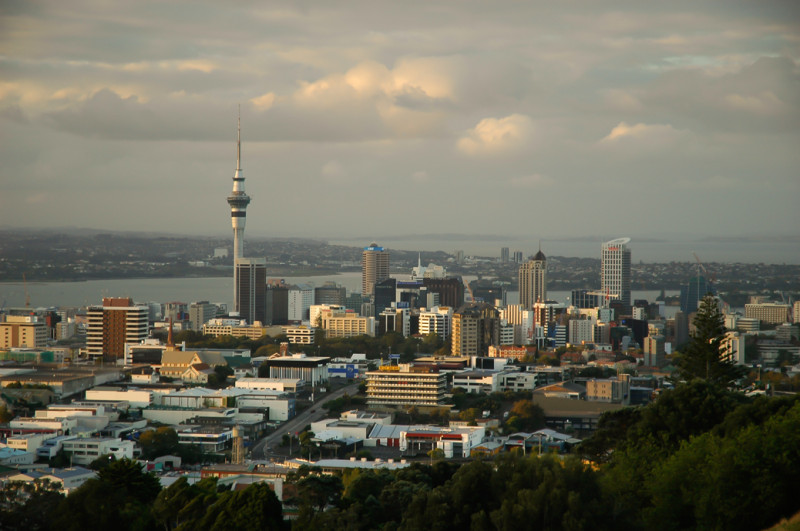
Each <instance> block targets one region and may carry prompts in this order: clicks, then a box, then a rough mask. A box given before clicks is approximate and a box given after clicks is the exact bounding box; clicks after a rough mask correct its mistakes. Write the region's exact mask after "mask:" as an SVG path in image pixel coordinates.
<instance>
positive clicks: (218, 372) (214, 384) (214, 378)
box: [208, 365, 233, 389]
mask: <svg viewBox="0 0 800 531" xmlns="http://www.w3.org/2000/svg"><path fill="white" fill-rule="evenodd" d="M228 376H233V369H231V368H230V367H228V366H227V365H217V366H216V367H214V374H210V375H209V376H208V387H210V388H211V389H223V388H225V387H227V386H228Z"/></svg>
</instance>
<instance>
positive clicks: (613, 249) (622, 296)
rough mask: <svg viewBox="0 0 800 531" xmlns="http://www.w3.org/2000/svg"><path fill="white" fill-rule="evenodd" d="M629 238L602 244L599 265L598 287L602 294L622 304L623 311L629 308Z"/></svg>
mask: <svg viewBox="0 0 800 531" xmlns="http://www.w3.org/2000/svg"><path fill="white" fill-rule="evenodd" d="M630 241H631V239H630V238H617V239H616V240H611V241H610V242H606V243H604V244H603V250H602V257H601V258H602V260H601V265H600V285H601V289H602V291H603V293H604V294H605V295H606V296H608V297H609V298H614V299H616V300H618V301H620V302H621V303H622V306H623V308H624V311H626V312H628V311H630V308H631V250H630V249H629V248H628V244H629V243H630Z"/></svg>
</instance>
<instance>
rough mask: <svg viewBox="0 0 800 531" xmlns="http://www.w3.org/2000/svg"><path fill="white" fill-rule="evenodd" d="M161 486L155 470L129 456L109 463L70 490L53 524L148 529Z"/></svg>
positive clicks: (57, 526)
mask: <svg viewBox="0 0 800 531" xmlns="http://www.w3.org/2000/svg"><path fill="white" fill-rule="evenodd" d="M160 490H161V485H160V483H159V482H158V478H156V477H155V476H154V475H152V474H148V473H146V472H144V471H143V470H142V466H141V465H140V464H139V463H137V462H136V461H132V460H130V459H120V460H118V461H114V462H112V463H111V464H109V465H108V466H107V467H105V468H103V469H102V470H100V471H99V472H98V473H97V477H96V478H92V479H90V480H88V481H86V483H84V484H83V485H81V487H80V488H78V489H77V490H75V491H73V492H71V493H70V495H69V496H67V498H66V499H65V500H64V501H63V502H61V503H60V504H59V506H58V509H57V510H56V511H54V516H53V518H52V520H51V522H52V524H51V527H52V528H54V529H67V530H72V529H74V530H76V531H83V530H85V529H116V528H120V527H121V525H124V526H126V527H127V528H129V529H149V528H151V527H153V525H154V520H153V516H152V513H151V512H150V506H151V505H152V503H153V502H154V501H155V499H156V497H157V496H158V493H159V491H160Z"/></svg>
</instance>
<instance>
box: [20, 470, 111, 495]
mask: <svg viewBox="0 0 800 531" xmlns="http://www.w3.org/2000/svg"><path fill="white" fill-rule="evenodd" d="M96 476H97V472H95V471H94V470H89V469H88V468H83V467H81V466H76V467H70V468H43V469H39V470H29V471H27V472H19V473H17V474H13V475H11V476H8V478H7V481H23V482H25V483H33V482H34V481H39V482H42V481H49V482H50V484H52V485H58V486H59V490H60V491H61V492H63V493H64V494H69V493H70V492H72V491H73V490H75V489H77V488H78V487H80V486H81V485H83V484H84V483H86V481H87V480H88V479H91V478H93V477H96Z"/></svg>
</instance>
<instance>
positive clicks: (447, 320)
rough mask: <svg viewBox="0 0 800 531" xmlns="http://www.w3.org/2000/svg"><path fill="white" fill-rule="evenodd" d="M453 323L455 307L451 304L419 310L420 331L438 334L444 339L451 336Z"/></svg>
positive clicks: (424, 334) (423, 334)
mask: <svg viewBox="0 0 800 531" xmlns="http://www.w3.org/2000/svg"><path fill="white" fill-rule="evenodd" d="M452 325H453V309H452V308H450V307H449V306H436V307H434V308H431V309H429V310H422V311H420V312H419V333H420V335H422V336H427V335H428V334H436V335H438V336H439V337H440V338H441V340H442V341H446V340H447V338H448V337H450V333H451V331H452Z"/></svg>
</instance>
